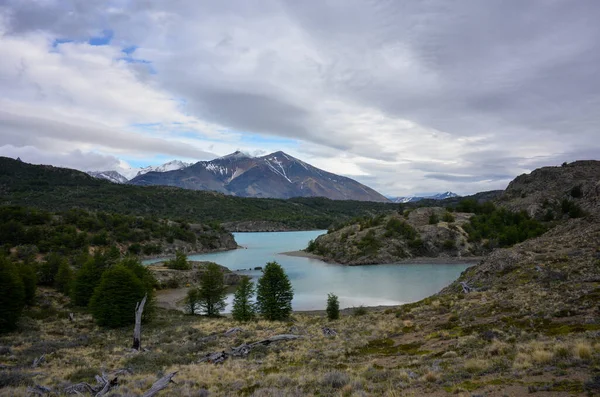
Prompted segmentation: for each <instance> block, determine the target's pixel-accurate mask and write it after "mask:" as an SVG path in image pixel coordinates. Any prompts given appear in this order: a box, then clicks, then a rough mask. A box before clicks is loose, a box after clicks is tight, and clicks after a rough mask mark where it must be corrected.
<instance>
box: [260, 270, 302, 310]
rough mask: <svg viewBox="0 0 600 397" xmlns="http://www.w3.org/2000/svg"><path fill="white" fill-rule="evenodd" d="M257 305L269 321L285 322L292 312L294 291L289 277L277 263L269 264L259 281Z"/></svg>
mask: <svg viewBox="0 0 600 397" xmlns="http://www.w3.org/2000/svg"><path fill="white" fill-rule="evenodd" d="M256 292H257V294H256V303H257V306H258V310H259V312H260V313H261V314H262V315H263V316H264V317H265V319H267V320H271V321H273V320H285V319H287V318H288V317H289V316H290V313H291V312H292V299H293V298H294V291H293V289H292V284H291V283H290V280H289V278H288V276H287V275H286V274H285V272H284V270H283V268H282V267H281V266H280V265H279V263H277V262H269V263H267V265H266V266H265V268H264V269H263V275H262V276H261V278H260V279H259V280H258V286H257V289H256Z"/></svg>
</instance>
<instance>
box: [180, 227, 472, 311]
mask: <svg viewBox="0 0 600 397" xmlns="http://www.w3.org/2000/svg"><path fill="white" fill-rule="evenodd" d="M322 233H324V231H308V232H281V233H235V240H236V241H237V242H238V244H240V245H241V246H243V247H245V248H244V249H238V250H234V251H227V252H219V253H214V254H204V255H192V256H190V259H191V260H202V261H213V262H216V263H218V264H220V265H223V266H226V267H228V268H229V269H231V270H233V271H236V270H239V271H240V273H241V274H247V275H249V276H251V277H252V278H253V279H256V278H258V277H260V274H261V272H260V270H249V269H254V268H255V267H257V266H264V265H265V263H267V262H269V261H277V262H278V263H279V264H280V265H281V266H283V268H284V269H285V271H286V273H287V275H288V276H289V278H290V281H291V282H292V286H293V288H294V300H293V302H292V306H293V308H294V310H319V309H324V308H325V302H326V299H327V294H328V293H330V292H331V293H334V294H336V295H337V296H339V298H340V307H341V308H346V307H353V306H359V305H365V306H378V305H398V304H402V303H407V302H414V301H417V300H420V299H422V298H425V297H427V296H429V295H432V294H434V293H436V292H438V291H439V290H440V289H442V288H443V287H445V286H447V285H448V284H450V283H451V282H452V281H453V280H455V279H456V278H457V277H458V276H459V275H460V273H461V272H462V271H463V270H464V269H466V268H467V267H468V266H469V265H464V264H448V265H443V264H442V265H440V264H436V265H425V264H414V265H411V264H402V265H376V266H342V265H336V264H329V263H325V262H322V261H320V260H315V259H309V258H300V257H292V256H286V255H281V254H280V253H282V252H288V251H295V250H299V249H303V248H305V247H306V245H307V244H308V241H309V240H311V239H314V238H316V237H317V236H318V235H320V234H322ZM254 281H256V280H254ZM231 300H232V297H231V296H229V297H228V303H230V302H231ZM228 309H229V307H228Z"/></svg>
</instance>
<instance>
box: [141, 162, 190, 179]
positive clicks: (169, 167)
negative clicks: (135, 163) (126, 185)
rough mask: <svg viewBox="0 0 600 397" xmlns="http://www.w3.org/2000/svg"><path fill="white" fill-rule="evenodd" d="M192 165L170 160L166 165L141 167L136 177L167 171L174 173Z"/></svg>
mask: <svg viewBox="0 0 600 397" xmlns="http://www.w3.org/2000/svg"><path fill="white" fill-rule="evenodd" d="M190 165H192V164H191V163H185V162H183V161H181V160H172V161H169V162H168V163H164V164H161V165H149V166H147V167H142V168H140V170H139V171H138V172H137V174H136V176H140V175H144V174H147V173H148V172H167V171H176V170H180V169H183V168H186V167H189V166H190Z"/></svg>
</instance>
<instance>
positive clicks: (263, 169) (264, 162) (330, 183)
mask: <svg viewBox="0 0 600 397" xmlns="http://www.w3.org/2000/svg"><path fill="white" fill-rule="evenodd" d="M129 183H131V184H134V185H166V186H178V187H182V188H185V189H191V190H213V191H217V192H221V193H224V194H230V195H235V196H242V197H271V198H291V197H315V196H318V197H328V198H331V199H334V200H362V201H383V202H386V201H389V200H388V199H386V198H385V197H384V196H382V195H381V194H379V193H377V192H376V191H375V190H373V189H371V188H369V187H367V186H365V185H362V184H360V183H359V182H357V181H355V180H353V179H350V178H347V177H343V176H339V175H336V174H332V173H330V172H326V171H323V170H321V169H319V168H316V167H313V166H312V165H310V164H307V163H305V162H303V161H301V160H299V159H297V158H294V157H292V156H290V155H289V154H286V153H284V152H275V153H271V154H268V155H266V156H262V157H252V156H250V155H248V154H245V153H242V152H240V151H236V152H234V153H231V154H229V155H227V156H223V157H219V158H216V159H214V160H211V161H199V162H197V163H196V164H193V165H191V166H189V167H185V168H181V169H177V170H173V171H167V172H156V171H154V172H147V173H145V174H141V175H138V176H136V177H135V178H133V179H132V180H131V181H130V182H129Z"/></svg>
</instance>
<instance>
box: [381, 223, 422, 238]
mask: <svg viewBox="0 0 600 397" xmlns="http://www.w3.org/2000/svg"><path fill="white" fill-rule="evenodd" d="M385 230H386V232H385V236H386V237H392V236H400V237H404V238H406V239H407V240H414V239H416V238H417V237H418V235H419V233H417V231H416V230H415V228H414V227H412V226H411V225H409V224H408V223H407V222H404V221H402V220H400V219H398V218H391V219H390V220H389V221H387V223H386V224H385Z"/></svg>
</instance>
